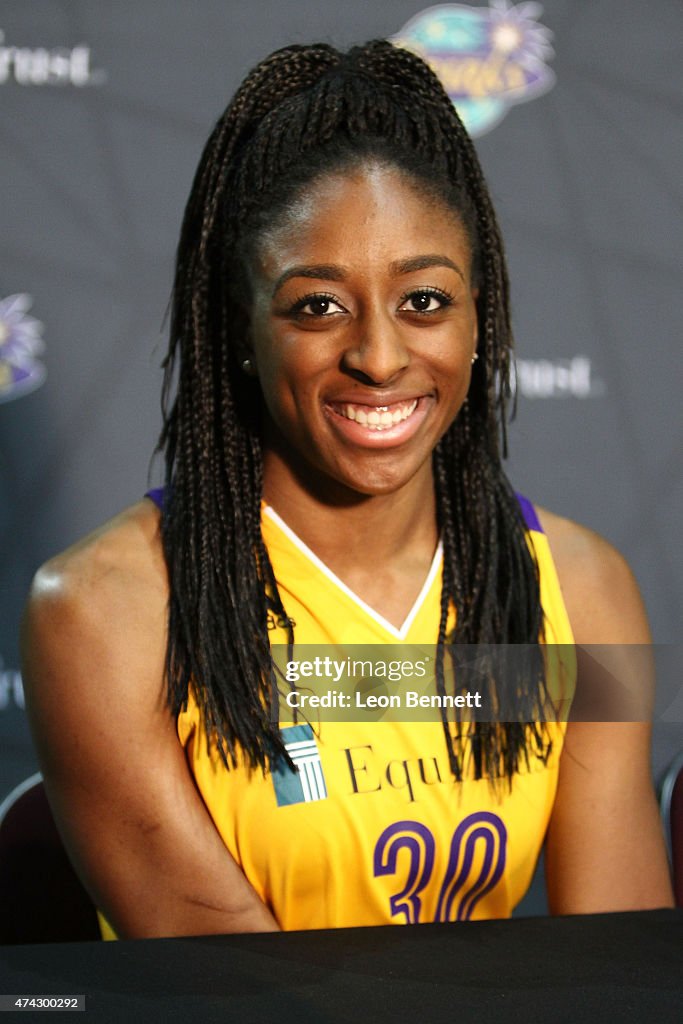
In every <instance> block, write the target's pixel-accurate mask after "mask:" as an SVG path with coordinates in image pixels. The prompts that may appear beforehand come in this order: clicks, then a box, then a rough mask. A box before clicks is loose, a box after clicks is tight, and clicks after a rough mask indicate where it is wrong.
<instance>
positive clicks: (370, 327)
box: [343, 310, 410, 385]
mask: <svg viewBox="0 0 683 1024" xmlns="http://www.w3.org/2000/svg"><path fill="white" fill-rule="evenodd" d="M343 361H344V366H345V368H346V369H347V370H348V371H350V372H351V373H352V374H353V376H354V377H357V378H358V379H360V380H362V381H363V382H364V383H370V384H375V385H382V384H388V383H390V382H391V381H393V380H394V379H395V378H396V377H397V376H399V375H400V374H401V372H402V371H403V370H405V368H406V367H407V366H408V363H409V362H410V352H409V350H408V348H407V347H406V345H405V342H404V339H403V338H402V336H401V327H400V325H399V324H397V323H396V322H395V320H394V319H393V318H392V317H391V315H389V314H383V313H382V312H381V311H379V310H376V311H373V312H369V313H368V314H367V315H365V316H364V317H362V318H360V319H359V320H358V321H357V329H356V332H355V335H354V338H353V340H352V341H351V342H350V343H349V347H348V348H347V349H346V351H345V352H344V359H343Z"/></svg>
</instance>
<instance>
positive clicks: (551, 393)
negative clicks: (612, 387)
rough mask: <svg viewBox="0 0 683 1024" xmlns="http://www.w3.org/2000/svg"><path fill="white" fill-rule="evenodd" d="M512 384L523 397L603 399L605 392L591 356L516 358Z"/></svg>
mask: <svg viewBox="0 0 683 1024" xmlns="http://www.w3.org/2000/svg"><path fill="white" fill-rule="evenodd" d="M512 383H513V388H514V390H515V391H516V392H517V394H519V395H521V396H522V397H523V398H600V397H602V395H604V394H605V391H606V388H605V384H604V382H603V381H602V380H600V378H599V377H597V376H596V374H595V368H594V366H593V364H592V362H591V360H590V359H589V357H588V356H572V357H571V359H517V360H515V374H514V376H513V379H512Z"/></svg>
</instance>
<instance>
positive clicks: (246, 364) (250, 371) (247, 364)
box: [242, 359, 254, 377]
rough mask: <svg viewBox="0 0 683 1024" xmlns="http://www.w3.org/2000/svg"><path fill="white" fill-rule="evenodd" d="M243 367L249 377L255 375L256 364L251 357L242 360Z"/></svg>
mask: <svg viewBox="0 0 683 1024" xmlns="http://www.w3.org/2000/svg"><path fill="white" fill-rule="evenodd" d="M242 369H243V371H244V372H245V373H246V374H247V375H248V376H249V377H253V376H254V364H253V363H252V361H251V359H243V360H242Z"/></svg>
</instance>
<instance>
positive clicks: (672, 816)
mask: <svg viewBox="0 0 683 1024" xmlns="http://www.w3.org/2000/svg"><path fill="white" fill-rule="evenodd" d="M659 807H660V810H661V813H662V821H663V823H664V832H665V835H666V839H667V843H668V844H669V852H670V854H671V867H672V871H673V883H674V897H675V899H676V906H677V907H683V752H682V753H680V754H679V755H678V757H676V758H675V759H674V760H673V762H672V763H671V765H670V766H669V768H668V769H667V772H666V774H665V776H664V779H663V780H662V788H661V796H660V800H659Z"/></svg>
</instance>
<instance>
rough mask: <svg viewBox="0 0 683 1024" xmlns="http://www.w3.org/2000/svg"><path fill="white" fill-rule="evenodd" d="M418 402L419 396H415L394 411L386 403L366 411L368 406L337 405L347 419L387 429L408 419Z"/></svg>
mask: <svg viewBox="0 0 683 1024" xmlns="http://www.w3.org/2000/svg"><path fill="white" fill-rule="evenodd" d="M417 402H418V400H417V398H414V399H413V401H412V402H408V403H407V404H406V405H399V406H397V407H395V408H394V409H393V411H392V410H391V409H390V408H388V407H387V406H386V405H383V406H378V407H377V408H375V409H371V410H370V411H369V412H368V411H366V410H367V406H364V407H363V408H359V407H358V406H355V405H351V404H346V405H342V406H336V409H337V412H339V413H341V415H342V416H344V417H345V418H346V419H347V420H353V421H354V422H355V423H360V425H361V426H362V427H369V428H370V429H371V430H386V429H387V428H388V427H394V426H396V424H397V423H401V422H403V420H407V419H408V417H409V416H412V414H413V413H414V412H415V409H416V408H417Z"/></svg>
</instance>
